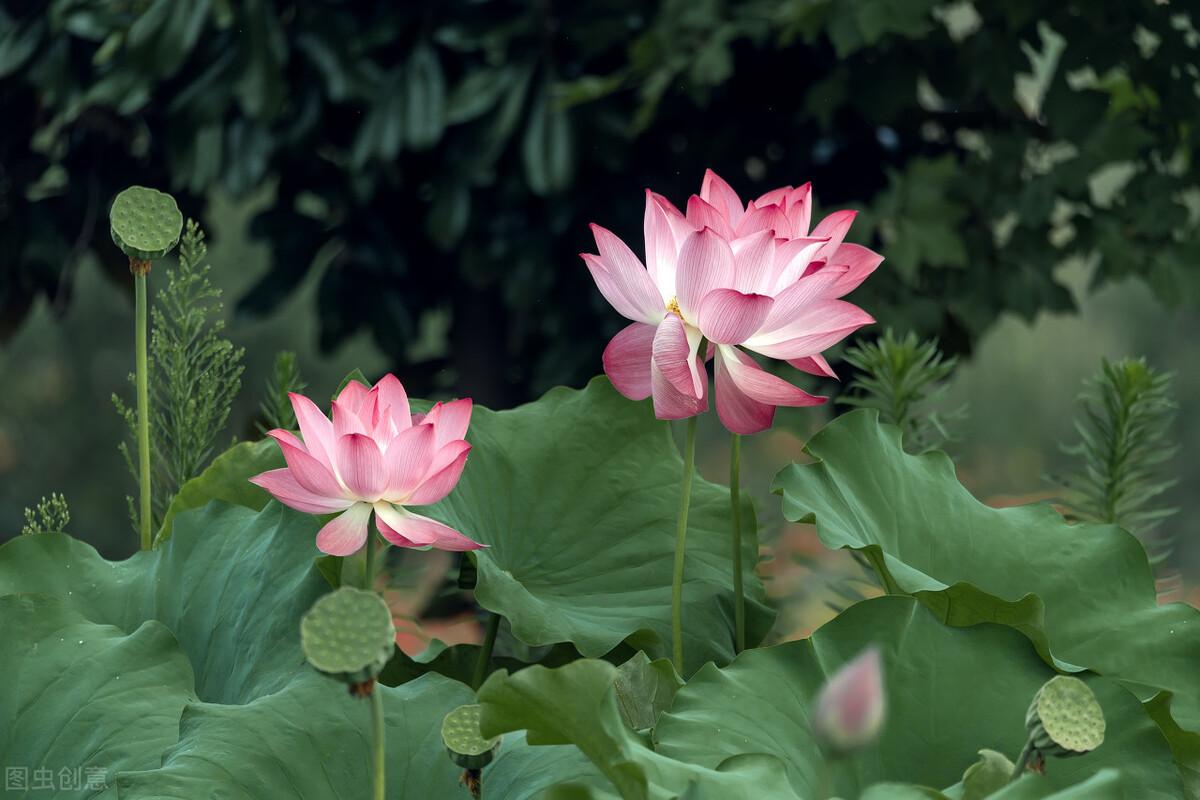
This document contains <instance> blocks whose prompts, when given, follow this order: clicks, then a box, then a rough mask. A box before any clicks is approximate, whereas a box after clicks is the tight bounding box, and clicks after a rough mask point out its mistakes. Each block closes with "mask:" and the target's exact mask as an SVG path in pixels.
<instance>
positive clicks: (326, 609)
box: [300, 586, 396, 695]
mask: <svg viewBox="0 0 1200 800" xmlns="http://www.w3.org/2000/svg"><path fill="white" fill-rule="evenodd" d="M395 642H396V628H395V626H394V625H393V623H392V612H391V609H389V608H388V607H387V603H385V602H383V598H381V597H380V596H379V595H377V594H375V593H374V592H367V591H363V590H362V589H355V588H354V587H352V586H343V587H341V588H340V589H337V590H335V591H332V592H330V593H329V594H327V595H325V596H324V597H322V598H321V599H319V600H317V602H315V603H313V607H312V608H310V609H309V610H308V612H307V613H305V615H304V617H303V619H301V620H300V646H301V648H302V649H303V650H304V656H305V658H307V659H308V663H309V664H312V665H313V667H315V668H316V669H317V670H319V671H320V672H323V673H325V674H326V675H329V676H330V677H333V678H337V679H338V680H340V681H342V682H344V683H348V684H350V686H351V689H352V691H353V688H354V687H355V686H356V685H360V684H363V683H367V684H368V687H369V684H370V682H371V681H374V679H375V678H376V676H378V675H379V673H380V672H382V671H383V668H384V666H385V665H386V664H387V662H388V659H390V658H391V657H392V652H393V650H394V648H395ZM369 693H370V691H369V688H368V689H367V690H366V691H360V692H358V693H357V694H358V695H361V694H369Z"/></svg>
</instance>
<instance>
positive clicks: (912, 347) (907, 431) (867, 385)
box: [838, 328, 966, 451]
mask: <svg viewBox="0 0 1200 800" xmlns="http://www.w3.org/2000/svg"><path fill="white" fill-rule="evenodd" d="M845 358H846V361H848V362H849V363H850V364H851V366H853V367H854V368H855V370H856V374H855V376H854V379H853V380H852V381H850V384H849V385H848V386H847V387H846V393H845V394H844V395H843V396H842V397H840V398H838V402H839V403H841V404H843V405H848V406H855V407H858V408H874V409H876V410H877V411H879V416H880V418H881V419H882V420H883V421H884V422H890V423H891V424H893V425H896V426H897V427H899V428H900V430H901V431H902V432H903V434H904V443H905V445H907V446H908V448H909V449H910V450H915V451H920V450H926V449H929V448H931V447H937V446H938V445H940V444H942V443H944V442H946V441H949V440H952V439H953V438H954V435H953V432H952V430H951V425H952V424H953V423H955V422H958V421H960V420H961V419H962V418H963V417H965V416H966V407H965V406H962V407H960V408H957V409H954V410H951V411H940V412H939V411H937V410H935V409H934V408H932V406H934V405H936V403H937V402H938V401H939V400H940V399H941V398H942V396H943V395H944V393H945V391H946V379H947V378H949V377H950V374H951V373H952V372H954V368H955V366H957V363H958V362H957V359H955V358H946V357H945V356H943V355H942V353H941V351H940V350H938V344H937V341H936V340H925V341H922V340H920V339H918V338H917V335H916V334H915V333H912V332H911V331H910V332H909V333H907V334H905V335H904V337H903V338H899V337H897V336H896V335H895V334H894V333H893V332H892V330H891V329H890V328H889V329H888V330H887V331H885V332H884V334H883V336H881V337H880V338H879V339H877V340H876V341H874V342H867V343H865V344H860V345H855V346H854V347H851V348H849V349H847V350H846V353H845Z"/></svg>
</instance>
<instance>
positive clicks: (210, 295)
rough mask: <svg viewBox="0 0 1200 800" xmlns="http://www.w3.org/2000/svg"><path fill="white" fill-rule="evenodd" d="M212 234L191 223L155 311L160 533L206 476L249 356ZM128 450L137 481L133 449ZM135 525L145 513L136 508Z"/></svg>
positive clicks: (153, 406)
mask: <svg viewBox="0 0 1200 800" xmlns="http://www.w3.org/2000/svg"><path fill="white" fill-rule="evenodd" d="M207 255H208V246H207V245H206V244H205V242H204V231H203V230H201V228H200V226H199V225H198V224H197V223H196V222H195V220H188V222H187V230H186V231H185V233H184V235H183V238H182V239H181V240H180V243H179V264H178V267H177V268H176V269H172V270H167V285H166V287H165V288H164V289H161V290H160V291H159V292H158V295H157V297H156V298H155V304H154V308H153V310H152V312H151V318H152V320H153V323H154V325H153V333H152V335H151V341H150V357H149V362H150V364H149V371H150V373H152V374H153V376H154V380H153V381H152V385H153V390H152V392H151V396H150V428H151V431H152V434H153V435H152V439H153V441H154V452H153V466H154V469H153V474H154V495H153V504H152V512H151V513H152V515H153V519H152V527H153V528H154V529H157V528H158V526H159V523H160V522H161V520H162V516H163V514H164V513H165V511H166V509H167V506H169V505H170V503H171V500H172V498H174V496H175V494H176V492H178V491H179V487H180V486H182V485H183V484H184V483H186V482H187V481H188V480H190V479H191V478H193V477H195V476H196V475H199V474H200V472H201V470H203V469H204V467H205V465H206V464H207V463H208V461H209V459H210V458H211V456H212V454H213V446H214V444H215V442H216V439H217V436H218V435H219V434H220V432H221V431H222V430H223V429H224V427H225V423H226V422H227V421H228V419H229V410H230V407H231V406H232V404H233V400H234V398H235V397H236V396H237V392H238V389H239V388H240V386H241V375H242V370H243V366H242V356H243V355H244V353H245V351H244V350H243V349H242V348H240V347H234V346H233V343H232V342H230V341H229V340H228V339H226V338H224V337H223V336H221V332H222V331H223V330H224V327H225V321H224V320H223V319H222V318H221V313H222V304H221V300H220V297H221V292H220V290H219V289H217V288H216V287H214V286H213V285H212V283H211V281H210V280H209V278H208V273H209V270H210V266H209V265H208V263H206V261H205V259H206V257H207ZM113 403H114V404H115V405H116V407H117V411H118V412H119V413H120V414H121V415H122V416H123V417H124V418H125V420H126V422H128V423H129V425H130V428H131V430H133V428H134V425H135V422H136V415H135V414H134V412H133V410H132V409H131V408H129V407H128V406H127V405H126V404H125V403H124V402H122V400H121V399H120V398H119V397H117V396H116V395H114V396H113ZM121 452H122V454H123V455H124V457H125V460H126V462H127V463H128V464H129V467H130V470H131V471H133V472H134V474H135V475H136V474H137V473H136V471H135V470H134V465H133V460H132V458H131V455H130V450H129V446H128V444H127V443H125V444H122V445H121ZM130 513H131V515H132V516H133V518H134V525H135V527H139V525H140V517H141V514H140V511H139V509H138V508H137V507H135V506H134V504H133V503H132V501H131V502H130Z"/></svg>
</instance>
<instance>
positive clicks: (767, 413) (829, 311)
mask: <svg viewBox="0 0 1200 800" xmlns="http://www.w3.org/2000/svg"><path fill="white" fill-rule="evenodd" d="M855 213H856V212H853V211H839V212H835V213H833V214H830V215H829V216H828V217H826V218H825V219H823V220H822V221H821V222H819V223H818V224H817V226H816V228H815V229H813V230H812V231H811V233H810V231H809V222H810V216H811V191H810V187H809V185H808V184H805V185H803V186H801V187H799V188H795V189H793V188H792V187H783V188H780V189H775V190H772V191H770V192H767V193H766V194H764V195H763V196H762V197H759V198H758V199H757V200H754V201H751V202H750V203H748V204H746V205H745V206H743V205H742V202H741V200H740V198H738V196H737V194H736V193H735V192H734V191H733V189H732V188H730V187H729V184H727V183H725V181H723V180H721V178H720V177H718V176H717V174H716V173H714V172H713V171H712V170H709V171H708V172H707V173H705V176H704V182H703V185H702V186H701V189H700V194H699V195H693V196H692V197H691V198H690V199H689V200H688V204H687V213H686V215H685V214H682V213H680V211H679V210H678V209H676V208H675V207H674V206H673V205H671V203H670V202H669V201H667V200H666V199H665V198H663V197H662V196H660V195H657V194H654V193H653V192H650V191H648V190H647V192H646V212H645V219H644V233H645V239H646V264H645V266H643V265H642V262H641V261H639V260H638V258H637V256H635V255H634V254H633V252H632V251H631V250H630V249H629V248H628V247H627V246H626V245H625V244H624V242H622V241H621V240H620V239H619V238H617V237H616V236H615V235H614V234H612V233H611V232H609V231H607V230H605V229H604V228H601V227H600V226H598V225H593V226H592V232H593V234H594V235H595V237H596V245H597V248H598V249H599V251H600V252H599V255H592V254H583V259H584V262H585V263H586V264H587V266H588V269H589V270H590V271H591V273H592V277H593V279H594V280H595V281H596V285H597V286H598V287H599V289H600V292H601V293H602V294H603V295H604V297H605V298H606V299H607V300H608V301H609V303H611V304H612V306H613V308H615V309H616V310H617V311H618V312H619V313H620V314H622V315H623V316H625V317H626V318H628V319H630V320H631V321H632V322H633V324H631V325H629V326H627V327H626V328H625V329H624V330H622V331H621V332H619V333H618V334H617V335H616V336H615V337H613V340H612V341H611V342H610V343H609V345H608V347H607V348H606V349H605V351H604V371H605V373H606V374H607V375H608V376H609V379H610V380H612V382H613V385H614V386H615V387H616V388H617V390H618V391H620V392H621V393H622V394H623V395H625V396H626V397H629V398H631V399H634V400H642V399H645V398H646V397H650V396H653V398H654V410H655V414H656V415H657V416H658V417H659V418H660V419H680V418H683V417H689V416H693V415H695V414H698V413H700V412H702V411H704V410H705V409H706V408H707V405H708V400H707V395H706V392H707V383H708V381H707V374H706V372H705V369H704V365H703V361H702V360H701V358H700V355H699V353H698V352H697V349H698V345H699V343H700V340H701V338H702V337H706V338H707V339H708V340H709V343H710V346H709V349H708V352H707V353H706V354H705V359H707V357H709V356H715V358H716V364H715V368H716V393H717V413H718V415H719V416H720V418H721V421H722V422H723V423H724V424H725V426H726V427H727V428H729V430H731V431H733V432H734V433H755V432H757V431H761V430H765V429H766V428H768V427H770V425H771V422H772V420H773V418H774V414H775V408H776V407H777V406H808V405H817V404H820V403H823V402H825V399H826V398H823V397H815V396H813V395H810V394H808V393H807V392H804V391H802V390H800V389H798V388H797V387H795V386H792V385H791V384H790V383H788V382H787V381H785V380H783V379H781V378H778V377H776V376H774V375H772V374H770V373H768V372H764V371H763V370H762V369H761V368H760V367H759V366H758V364H757V363H756V362H755V361H754V359H753V358H751V357H750V356H749V355H747V354H746V353H744V352H743V351H742V350H740V349H739V346H743V347H745V348H746V349H748V350H752V351H754V352H757V353H760V354H761V355H764V356H767V357H768V358H779V359H783V360H786V361H788V363H790V364H791V365H792V366H794V367H796V368H797V369H801V370H804V371H805V372H810V373H813V374H817V375H828V376H830V377H836V375H835V374H834V372H833V370H832V369H830V367H829V364H828V363H827V362H826V361H825V359H824V358H822V356H821V351H822V350H824V349H826V348H828V347H829V346H831V345H833V344H835V343H836V342H838V341H840V340H841V339H842V338H844V337H845V336H847V335H848V334H850V333H851V332H852V331H854V330H856V329H857V328H859V327H861V326H862V325H866V324H868V323H870V322H873V321H874V320H873V319H872V318H871V317H870V316H869V315H868V314H867V313H866V312H864V311H863V310H862V309H860V308H858V307H857V306H854V305H851V304H850V303H847V302H844V301H842V300H840V299H839V298H841V297H842V296H844V295H846V294H847V293H849V292H850V291H852V290H853V289H854V288H856V287H857V286H858V285H859V284H861V283H862V282H863V281H864V280H865V279H866V278H867V276H868V275H870V274H871V272H873V271H874V270H875V268H876V267H878V266H879V264H880V262H881V261H882V260H883V258H882V257H881V256H879V255H878V254H876V253H873V252H872V251H870V250H868V249H867V248H865V247H861V246H859V245H855V244H845V243H844V242H843V239H844V238H845V236H846V232H847V231H848V230H849V228H850V225H851V223H852V222H853V221H854V217H855Z"/></svg>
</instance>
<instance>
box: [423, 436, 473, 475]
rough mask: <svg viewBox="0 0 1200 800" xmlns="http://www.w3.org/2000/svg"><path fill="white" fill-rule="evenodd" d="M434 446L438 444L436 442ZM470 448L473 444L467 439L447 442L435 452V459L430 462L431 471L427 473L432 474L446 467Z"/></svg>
mask: <svg viewBox="0 0 1200 800" xmlns="http://www.w3.org/2000/svg"><path fill="white" fill-rule="evenodd" d="M434 446H435V447H436V446H437V445H436V443H435V445H434ZM470 449H471V445H470V444H468V443H467V441H466V440H465V439H455V440H454V441H451V442H446V444H444V445H442V446H441V447H440V448H438V449H437V450H436V451H435V452H434V454H433V459H432V460H431V461H430V462H429V471H428V472H427V473H426V474H427V475H432V474H434V473H435V472H438V471H439V470H442V469H445V468H446V467H448V466H450V464H451V462H453V461H454V459H456V458H458V457H459V455H461V454H462V453H466V452H468V451H470Z"/></svg>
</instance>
